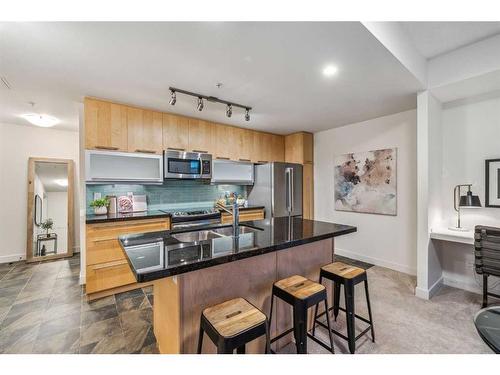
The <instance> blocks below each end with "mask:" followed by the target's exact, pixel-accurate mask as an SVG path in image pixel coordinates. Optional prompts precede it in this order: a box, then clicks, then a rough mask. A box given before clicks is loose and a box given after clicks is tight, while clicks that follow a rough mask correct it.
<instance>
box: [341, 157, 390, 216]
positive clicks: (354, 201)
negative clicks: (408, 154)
mask: <svg viewBox="0 0 500 375" xmlns="http://www.w3.org/2000/svg"><path fill="white" fill-rule="evenodd" d="M396 159H397V149H396V148H387V149H383V150H375V151H367V152H355V153H350V154H344V155H339V156H337V157H336V158H335V167H334V168H335V171H334V185H335V210H337V211H352V212H364V213H370V214H381V215H396V214H397V184H396V182H397V175H396V166H397V160H396Z"/></svg>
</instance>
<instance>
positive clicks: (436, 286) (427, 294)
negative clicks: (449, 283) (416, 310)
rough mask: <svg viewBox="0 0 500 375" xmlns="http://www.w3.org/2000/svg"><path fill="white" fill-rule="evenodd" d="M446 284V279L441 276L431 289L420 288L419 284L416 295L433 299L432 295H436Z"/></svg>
mask: <svg viewBox="0 0 500 375" xmlns="http://www.w3.org/2000/svg"><path fill="white" fill-rule="evenodd" d="M443 284H444V279H443V277H442V276H441V277H440V278H439V279H438V280H437V281H436V282H435V283H434V284H432V286H431V287H430V288H429V289H423V288H419V287H418V286H417V287H416V288H415V296H417V297H419V298H422V299H431V298H432V296H434V295H435V294H436V293H437V292H438V290H439V289H441V287H442V286H443Z"/></svg>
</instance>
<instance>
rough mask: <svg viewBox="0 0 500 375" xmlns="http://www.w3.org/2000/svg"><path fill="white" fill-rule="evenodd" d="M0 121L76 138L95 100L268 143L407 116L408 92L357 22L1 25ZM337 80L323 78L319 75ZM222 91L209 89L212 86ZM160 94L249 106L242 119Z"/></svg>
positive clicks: (403, 74) (394, 64) (408, 83)
mask: <svg viewBox="0 0 500 375" xmlns="http://www.w3.org/2000/svg"><path fill="white" fill-rule="evenodd" d="M0 35H1V36H0V56H1V60H0V76H4V77H6V78H7V80H8V81H9V83H10V85H11V89H10V90H8V89H6V88H5V87H3V85H1V83H0V99H1V103H2V105H1V106H0V121H2V122H8V123H19V124H25V123H26V121H25V120H24V119H21V118H19V115H21V114H23V113H29V112H32V109H31V106H30V105H29V104H28V102H30V101H33V102H36V103H37V104H36V106H35V109H36V111H38V112H40V113H47V114H50V115H53V116H56V117H58V118H59V119H60V120H61V124H59V125H57V127H59V128H66V129H76V128H77V126H78V125H77V124H78V109H79V104H80V103H81V102H82V99H83V97H84V96H86V95H88V96H95V97H100V98H107V99H110V100H114V101H118V102H123V103H129V104H135V105H138V106H144V107H148V108H151V109H156V110H161V111H171V112H176V113H181V114H184V115H188V116H195V117H201V118H205V119H208V120H212V121H218V122H224V123H232V124H235V125H241V126H247V127H250V128H253V129H261V130H268V131H273V132H277V133H290V132H293V131H296V130H308V131H318V130H323V129H328V128H332V127H336V126H341V125H345V124H349V123H353V122H358V121H363V120H367V119H370V118H375V117H379V116H383V115H387V114H391V113H396V112H399V111H403V110H407V109H411V108H415V107H416V92H417V90H419V89H421V88H422V87H421V86H420V84H419V83H418V82H417V80H416V79H415V78H414V77H413V76H412V75H411V74H410V73H409V72H408V71H407V70H406V69H405V68H404V67H403V66H402V65H401V64H400V63H399V62H398V61H397V59H395V58H394V57H393V56H392V55H391V53H390V52H389V51H388V50H387V49H386V48H384V47H383V46H382V45H381V44H380V43H379V42H378V41H377V39H376V38H374V37H373V36H372V34H370V33H369V32H368V31H367V30H366V29H365V28H364V27H363V26H362V25H361V24H360V23H358V22H327V23H321V22H316V23H307V22H302V23H273V22H270V23H264V22H263V23H255V22H249V23H225V22H213V23H172V22H164V23H108V22H105V23H0ZM329 63H333V64H336V65H337V66H338V68H339V72H338V75H337V76H336V77H334V78H331V79H327V78H325V77H324V76H323V75H322V69H323V67H324V66H325V65H326V64H329ZM217 82H222V83H223V84H224V86H223V87H222V88H221V89H217V88H216V87H215V84H216V83H217ZM169 86H175V87H178V88H182V89H185V90H189V91H195V92H199V93H203V94H206V95H214V96H218V97H220V98H223V99H227V100H231V101H235V102H238V103H242V104H245V105H249V106H252V107H253V108H254V109H253V111H252V112H251V116H252V119H251V121H250V122H245V121H244V120H243V114H242V112H241V111H239V110H236V109H235V110H234V113H233V117H232V118H231V119H227V118H226V117H225V115H224V107H223V106H222V105H219V104H214V103H206V104H205V109H204V110H203V112H201V113H200V112H197V111H196V108H195V102H194V99H193V98H190V97H186V96H181V95H178V98H177V104H176V105H175V107H172V106H170V105H169V104H168V100H169V91H168V87H169Z"/></svg>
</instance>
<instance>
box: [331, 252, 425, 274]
mask: <svg viewBox="0 0 500 375" xmlns="http://www.w3.org/2000/svg"><path fill="white" fill-rule="evenodd" d="M335 254H338V255H342V256H345V257H348V258H352V259H356V260H361V261H363V262H367V263H372V264H374V265H376V266H381V267H385V268H389V269H391V270H394V271H399V272H403V273H406V274H409V275H416V274H417V270H416V269H414V268H411V267H408V266H406V265H404V264H399V263H394V262H389V261H387V260H384V259H378V258H373V257H369V256H366V255H361V254H359V253H355V252H352V251H349V250H344V249H339V248H335Z"/></svg>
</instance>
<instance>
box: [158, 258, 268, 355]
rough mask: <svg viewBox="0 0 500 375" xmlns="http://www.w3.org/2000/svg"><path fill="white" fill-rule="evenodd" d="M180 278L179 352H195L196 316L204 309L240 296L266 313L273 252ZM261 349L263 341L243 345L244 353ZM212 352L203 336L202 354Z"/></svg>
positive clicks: (261, 350) (198, 323)
mask: <svg viewBox="0 0 500 375" xmlns="http://www.w3.org/2000/svg"><path fill="white" fill-rule="evenodd" d="M180 278H181V285H182V287H181V289H180V292H181V301H182V312H181V315H182V318H181V319H182V326H181V340H182V344H181V346H182V352H183V353H196V349H197V344H198V332H199V327H200V315H201V312H202V310H203V309H204V308H206V307H208V306H212V305H215V304H218V303H221V302H224V301H227V300H229V299H232V298H237V297H243V298H245V299H247V300H248V301H249V302H250V303H252V304H253V305H255V306H256V307H257V308H259V309H261V310H262V311H263V312H264V313H265V314H266V315H268V314H269V308H270V295H271V287H272V284H273V282H274V281H275V280H276V253H269V254H264V255H259V256H255V257H252V258H247V259H242V260H238V261H235V262H231V263H226V264H222V265H218V266H214V267H210V268H206V269H202V270H198V271H193V272H189V273H186V274H183V275H181V276H180ZM155 304H156V301H155ZM273 331H274V330H273ZM273 333H274V332H273ZM264 349H265V340H264V338H259V339H257V340H254V341H253V342H251V343H250V344H249V345H247V353H264ZM215 351H216V347H215V345H214V344H213V343H212V341H211V340H210V338H209V337H208V336H207V335H205V337H204V339H203V353H215Z"/></svg>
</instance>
